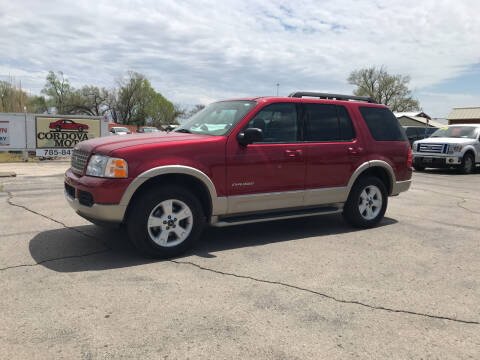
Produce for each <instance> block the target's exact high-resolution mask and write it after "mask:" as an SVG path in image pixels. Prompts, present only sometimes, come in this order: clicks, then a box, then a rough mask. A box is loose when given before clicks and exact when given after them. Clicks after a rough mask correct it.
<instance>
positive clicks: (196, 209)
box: [127, 185, 205, 258]
mask: <svg viewBox="0 0 480 360" xmlns="http://www.w3.org/2000/svg"><path fill="white" fill-rule="evenodd" d="M204 227H205V214H204V212H203V208H202V205H201V203H200V201H199V200H198V198H197V197H195V195H193V194H192V193H191V192H190V191H188V190H187V189H185V188H183V187H180V186H174V185H170V186H163V187H161V188H157V189H150V190H148V191H145V192H144V193H143V194H141V195H140V196H139V197H138V198H137V199H136V200H135V202H134V203H133V204H132V207H131V211H130V213H129V215H128V219H127V231H128V235H129V238H130V240H131V242H132V243H133V244H134V245H135V247H136V248H137V249H138V250H139V251H140V253H142V254H143V255H145V256H147V257H152V258H169V257H174V256H177V255H180V254H182V253H183V252H185V251H186V250H188V249H189V248H190V247H192V245H193V244H194V243H195V241H196V240H197V239H198V238H199V237H200V235H201V234H202V231H203V229H204Z"/></svg>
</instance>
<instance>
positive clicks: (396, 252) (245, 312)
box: [0, 162, 480, 359]
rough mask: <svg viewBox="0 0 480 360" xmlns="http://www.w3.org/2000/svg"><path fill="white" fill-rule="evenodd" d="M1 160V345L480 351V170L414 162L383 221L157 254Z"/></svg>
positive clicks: (213, 238)
mask: <svg viewBox="0 0 480 360" xmlns="http://www.w3.org/2000/svg"><path fill="white" fill-rule="evenodd" d="M68 166H69V164H68V163H67V162H49V163H47V162H39V163H26V164H22V163H17V164H0V172H2V171H4V172H6V171H15V172H16V173H17V177H5V178H0V186H1V187H2V191H0V202H1V206H0V226H1V231H0V268H1V269H0V270H1V271H0V284H1V291H2V294H1V296H0V311H1V314H2V321H1V322H0V354H1V358H4V359H7V358H12V359H14V358H15V359H26V358H44V359H45V358H85V359H93V358H155V359H176V358H179V359H186V358H192V359H202V358H203V359H212V358H222V359H240V358H241V359H249V358H271V359H306V358H310V359H321V358H325V359H332V358H342V359H345V358H365V359H370V358H384V359H385V358H388V359H390V358H399V359H406V358H415V359H418V358H423V359H429V358H432V359H436V358H465V359H469V358H471V359H478V358H480V235H479V232H480V221H479V216H480V187H479V185H480V171H477V172H476V173H475V174H472V175H459V174H457V173H456V172H453V171H448V170H436V171H433V170H432V171H428V170H427V171H426V172H424V173H414V177H413V185H412V188H411V190H410V191H408V192H407V193H403V194H401V195H400V196H398V197H394V198H390V199H389V205H388V210H387V213H386V218H385V219H384V220H383V221H382V223H381V225H380V226H379V227H377V228H374V229H370V230H357V229H353V228H351V227H349V226H348V225H346V223H344V221H343V219H342V217H341V216H338V215H334V216H333V215H332V216H324V217H312V218H305V219H294V220H288V221H279V222H269V223H263V224H252V225H244V226H236V227H230V228H218V229H208V230H207V231H206V233H205V234H204V236H203V238H202V240H201V241H200V242H199V243H198V244H197V245H196V247H195V248H194V249H193V250H192V251H190V252H189V253H188V254H186V255H184V256H182V257H180V258H177V259H172V260H166V261H149V260H146V259H144V258H142V257H140V256H138V255H137V254H136V253H135V250H134V249H133V247H132V246H131V245H130V244H129V243H128V241H127V240H126V239H125V236H124V233H123V232H122V231H119V230H105V229H102V228H99V227H97V226H94V225H91V224H90V223H89V222H87V221H86V220H83V219H82V218H80V217H79V216H78V215H76V214H75V213H74V212H73V210H72V209H70V208H69V206H68V204H67V202H66V201H65V199H64V195H63V172H64V171H65V169H66V168H67V167H68Z"/></svg>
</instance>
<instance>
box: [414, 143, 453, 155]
mask: <svg viewBox="0 0 480 360" xmlns="http://www.w3.org/2000/svg"><path fill="white" fill-rule="evenodd" d="M418 152H424V153H433V154H441V153H445V152H446V146H445V144H420V146H419V147H418Z"/></svg>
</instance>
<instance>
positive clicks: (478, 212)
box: [416, 189, 480, 214]
mask: <svg viewBox="0 0 480 360" xmlns="http://www.w3.org/2000/svg"><path fill="white" fill-rule="evenodd" d="M416 190H420V191H426V192H431V193H434V194H439V195H443V196H448V197H451V198H454V199H460V201H458V202H457V203H456V204H457V207H459V208H461V209H463V210H466V211H469V212H471V213H472V214H480V211H475V210H472V209H469V208H466V207H465V206H462V205H460V204H462V203H465V202H467V201H468V200H473V201H476V199H469V198H464V197H462V196H457V195H451V194H445V193H442V192H440V191H434V190H430V189H416Z"/></svg>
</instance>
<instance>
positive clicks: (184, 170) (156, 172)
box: [120, 165, 227, 215]
mask: <svg viewBox="0 0 480 360" xmlns="http://www.w3.org/2000/svg"><path fill="white" fill-rule="evenodd" d="M166 174H184V175H190V176H193V177H195V178H197V179H199V180H200V181H201V182H202V183H203V184H204V185H205V186H206V187H207V189H208V192H209V194H210V199H211V200H212V215H217V214H225V213H226V211H227V200H226V198H225V197H217V191H216V189H215V185H214V184H213V182H212V180H211V179H210V178H209V177H208V176H207V175H206V174H205V173H204V172H202V171H200V170H198V169H195V168H193V167H190V166H183V165H166V166H159V167H156V168H152V169H149V170H147V171H145V172H143V173H141V174H140V175H138V176H137V177H136V178H135V179H134V180H133V181H132V182H131V183H130V185H128V187H127V190H125V193H124V194H123V196H122V199H121V200H120V204H121V205H123V206H125V207H126V206H128V203H129V202H130V199H131V198H132V196H133V194H134V193H135V191H136V190H137V189H138V188H139V187H140V186H141V185H142V184H143V183H144V182H145V181H147V180H148V179H150V178H153V177H156V176H160V175H166Z"/></svg>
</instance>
